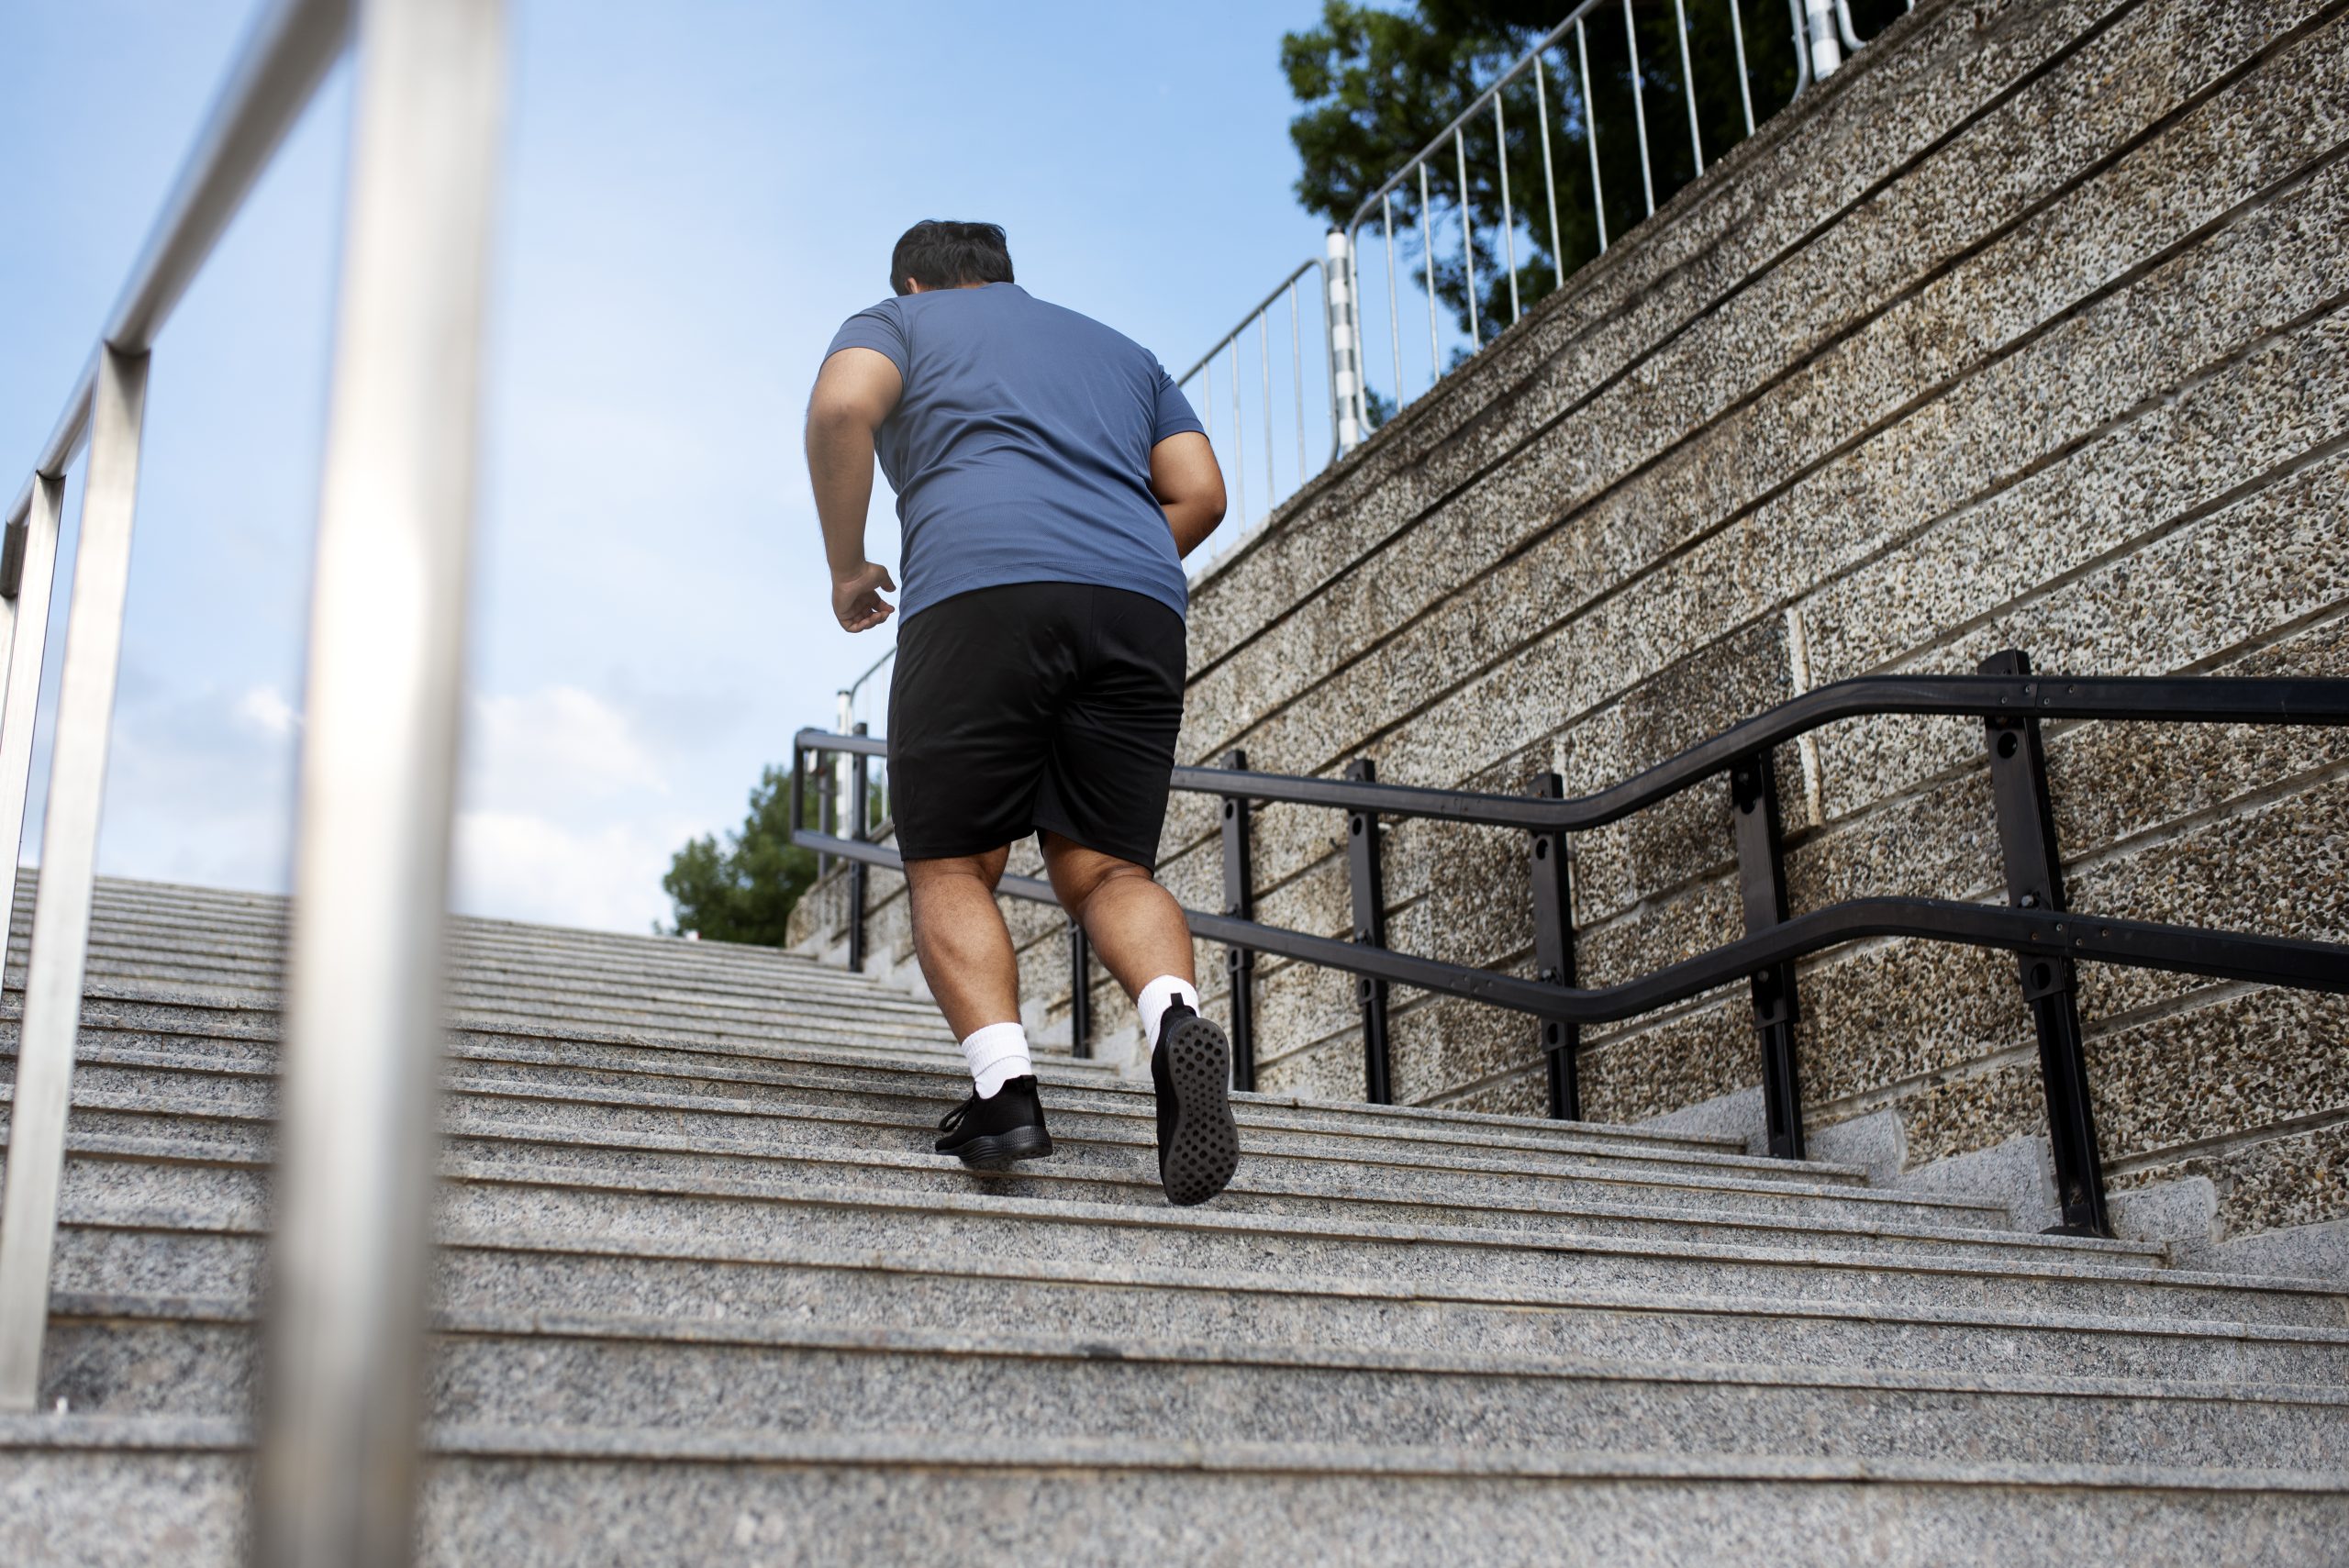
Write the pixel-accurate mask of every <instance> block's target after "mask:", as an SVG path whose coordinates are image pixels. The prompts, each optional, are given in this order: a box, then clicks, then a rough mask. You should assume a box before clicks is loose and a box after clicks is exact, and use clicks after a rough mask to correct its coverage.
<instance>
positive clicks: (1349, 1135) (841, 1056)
mask: <svg viewBox="0 0 2349 1568" xmlns="http://www.w3.org/2000/svg"><path fill="white" fill-rule="evenodd" d="M137 1014H138V1016H136V1017H125V1016H123V1010H122V1009H120V1008H118V1007H116V1006H108V1007H107V1008H106V1009H105V1010H104V1012H103V1013H102V1014H101V1016H99V1017H96V1018H92V1019H91V1020H90V1021H88V1022H86V1023H85V1024H84V1026H83V1029H82V1040H83V1048H82V1049H83V1058H82V1059H83V1060H84V1061H87V1062H93V1063H98V1064H103V1063H105V1062H108V1061H109V1060H113V1059H115V1058H116V1057H117V1056H118V1055H121V1054H122V1053H125V1052H128V1053H135V1056H133V1057H131V1058H127V1060H134V1061H135V1062H136V1064H138V1065H141V1066H154V1067H157V1068H159V1069H160V1070H161V1071H164V1072H177V1071H183V1070H185V1071H198V1072H200V1071H206V1070H211V1069H214V1068H217V1069H219V1070H222V1071H229V1072H237V1073H263V1074H266V1073H273V1072H274V1071H275V1067H276V1062H277V1051H276V1047H275V1045H274V1044H273V1042H272V1041H271V1040H269V1039H268V1038H266V1037H260V1036H256V1035H253V1034H251V1033H247V1032H242V1031H239V1032H235V1033H228V1032H223V1031H220V1030H218V1029H217V1026H214V1025H211V1024H209V1023H208V1022H206V1020H203V1019H190V1018H186V1017H184V1016H183V1015H182V1014H181V1013H180V1012H177V1011H175V1010H169V1009H147V1008H140V1009H137ZM192 1022H205V1023H206V1028H205V1029H199V1030H195V1031H193V1032H191V1031H189V1029H188V1026H189V1025H190V1024H191V1023H192ZM14 1033H15V1031H14V1028H13V1026H5V1027H0V1073H10V1072H12V1071H13V1067H12V1065H11V1063H10V1062H9V1058H11V1057H13V1054H14ZM1045 1054H1046V1056H1047V1057H1048V1056H1049V1053H1045ZM451 1056H452V1058H454V1059H455V1060H456V1061H457V1062H460V1063H461V1064H462V1063H469V1062H470V1063H480V1064H482V1065H481V1066H479V1067H478V1068H474V1069H463V1070H467V1071H475V1072H477V1073H481V1074H485V1075H490V1076H502V1077H519V1076H533V1077H535V1076H538V1075H540V1074H544V1075H545V1081H546V1082H548V1083H551V1084H563V1083H575V1084H612V1085H614V1086H619V1087H633V1088H637V1089H641V1090H645V1091H648V1092H651V1093H657V1094H663V1095H676V1094H684V1093H696V1092H698V1093H713V1094H718V1095H726V1096H729V1097H747V1098H759V1099H765V1100H771V1101H774V1102H777V1103H784V1104H796V1103H805V1104H807V1105H810V1106H835V1107H862V1106H872V1107H874V1109H875V1111H876V1112H886V1113H887V1114H888V1118H889V1119H892V1120H896V1121H899V1122H900V1123H901V1124H902V1125H906V1126H934V1125H935V1124H936V1120H937V1118H938V1116H939V1115H940V1114H941V1113H942V1112H943V1111H944V1110H945V1109H947V1108H949V1107H951V1106H953V1105H955V1104H957V1103H959V1102H960V1101H961V1100H962V1099H963V1096H965V1095H968V1094H969V1093H970V1080H969V1078H968V1077H967V1076H966V1075H965V1073H963V1070H962V1068H961V1065H960V1060H959V1058H941V1057H938V1056H932V1057H930V1058H928V1059H925V1058H921V1057H916V1056H911V1055H908V1056H905V1057H900V1058H876V1057H875V1056H874V1055H872V1054H870V1053H865V1052H854V1053H852V1052H846V1051H841V1050H840V1049H838V1048H837V1047H832V1048H830V1049H824V1048H819V1047H795V1046H787V1045H785V1046H778V1047H776V1048H774V1049H773V1050H771V1051H762V1052H750V1053H735V1052H713V1051H696V1050H694V1049H690V1048H685V1047H676V1046H664V1045H662V1044H659V1043H640V1044H624V1043H615V1042H609V1041H592V1042H591V1041H566V1040H562V1039H561V1037H559V1036H557V1037H549V1036H547V1035H545V1034H543V1033H541V1032H539V1031H532V1032H531V1033H529V1034H526V1035H513V1034H497V1033H489V1032H484V1031H478V1030H466V1029H460V1030H458V1031H456V1033H455V1035H454V1037H453V1038H452V1040H451ZM498 1063H504V1064H508V1065H506V1066H504V1067H498V1066H495V1065H492V1064H498ZM1038 1066H1039V1070H1040V1073H1041V1076H1042V1078H1043V1080H1044V1083H1045V1084H1046V1085H1047V1088H1048V1090H1049V1094H1050V1098H1049V1101H1048V1111H1049V1112H1050V1113H1052V1114H1062V1113H1065V1112H1069V1111H1077V1112H1087V1111H1089V1112H1102V1113H1110V1114H1117V1115H1123V1116H1127V1117H1133V1118H1145V1119H1147V1118H1152V1114H1153V1113H1152V1095H1151V1090H1150V1087H1149V1085H1148V1084H1140V1083H1133V1082H1128V1081H1124V1080H1119V1079H1117V1078H1115V1077H1112V1076H1110V1075H1108V1074H1107V1073H1104V1072H1103V1071H1102V1070H1101V1069H1099V1068H1097V1067H1094V1066H1092V1065H1091V1064H1089V1063H1083V1062H1071V1061H1069V1060H1068V1059H1067V1058H1066V1057H1064V1056H1063V1057H1057V1058H1051V1059H1049V1060H1046V1059H1044V1058H1040V1060H1039V1062H1038ZM1233 1114H1234V1116H1235V1117H1236V1118H1237V1119H1238V1120H1239V1122H1240V1125H1241V1128H1243V1129H1277V1130H1280V1131H1283V1132H1288V1133H1297V1134H1308V1135H1312V1136H1314V1137H1316V1138H1318V1139H1322V1140H1327V1142H1326V1144H1325V1146H1326V1147H1328V1148H1330V1149H1331V1150H1333V1151H1334V1150H1340V1149H1347V1150H1356V1151H1361V1150H1375V1148H1376V1147H1377V1146H1378V1145H1379V1144H1380V1143H1381V1142H1383V1141H1384V1140H1397V1141H1400V1142H1408V1143H1410V1144H1412V1145H1413V1146H1416V1147H1424V1148H1425V1149H1426V1150H1427V1151H1428V1152H1429V1153H1430V1154H1431V1155H1434V1156H1439V1157H1440V1156H1443V1155H1448V1154H1450V1153H1451V1152H1453V1151H1461V1152H1465V1153H1468V1154H1469V1155H1471V1157H1475V1155H1477V1154H1480V1153H1483V1152H1487V1151H1497V1152H1501V1153H1506V1154H1510V1155H1514V1154H1516V1153H1519V1152H1531V1153H1544V1152H1547V1151H1563V1152H1570V1153H1573V1154H1575V1155H1577V1156H1579V1155H1582V1154H1586V1153H1587V1154H1604V1155H1606V1156H1609V1157H1610V1158H1611V1157H1615V1156H1617V1155H1620V1156H1623V1157H1626V1158H1628V1159H1630V1160H1631V1161H1633V1162H1644V1161H1649V1160H1664V1161H1668V1162H1675V1163H1677V1164H1682V1165H1687V1166H1691V1167H1694V1166H1698V1165H1702V1166H1704V1167H1707V1168H1709V1169H1715V1170H1720V1171H1722V1172H1728V1173H1738V1174H1742V1175H1746V1176H1753V1177H1762V1178H1770V1179H1781V1178H1783V1179H1789V1180H1798V1181H1811V1182H1831V1183H1839V1184H1847V1185H1851V1186H1854V1187H1857V1186H1859V1185H1860V1184H1862V1182H1863V1181H1864V1179H1865V1173H1864V1172H1862V1171H1861V1170H1860V1169H1859V1168H1858V1167H1855V1166H1849V1165H1835V1164H1830V1163H1826V1162H1817V1161H1809V1162H1799V1161H1784V1160H1765V1159H1749V1158H1746V1157H1744V1156H1743V1155H1742V1153H1741V1152H1738V1151H1739V1149H1740V1147H1741V1146H1740V1145H1739V1143H1738V1141H1737V1140H1734V1139H1731V1138H1725V1137H1718V1136H1697V1135H1688V1134H1675V1133H1668V1132H1647V1131H1643V1130H1638V1129H1627V1128H1620V1127H1609V1126H1603V1125H1595V1124H1591V1123H1580V1122H1557V1121H1543V1120H1535V1119H1528V1118H1500V1117H1479V1116H1472V1115H1463V1114H1446V1113H1442V1112H1435V1111H1427V1110H1423V1109H1420V1108H1419V1107H1414V1106H1401V1107H1392V1106H1358V1105H1357V1106H1349V1105H1330V1104H1315V1103H1298V1102H1296V1101H1292V1100H1287V1099H1284V1098H1281V1097H1278V1096H1273V1095H1239V1096H1236V1097H1235V1098H1234V1101H1233ZM1153 1125H1154V1123H1153ZM1153 1136H1154V1134H1153Z"/></svg>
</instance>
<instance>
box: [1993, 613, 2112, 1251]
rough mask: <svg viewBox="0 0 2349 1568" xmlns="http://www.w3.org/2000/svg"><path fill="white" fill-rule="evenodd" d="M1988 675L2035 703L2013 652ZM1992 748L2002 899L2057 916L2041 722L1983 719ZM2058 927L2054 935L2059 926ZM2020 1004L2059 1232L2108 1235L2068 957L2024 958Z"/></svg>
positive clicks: (2018, 966) (2021, 657) (2022, 717)
mask: <svg viewBox="0 0 2349 1568" xmlns="http://www.w3.org/2000/svg"><path fill="white" fill-rule="evenodd" d="M1977 669H1978V673H1981V674H1985V675H2013V676H2018V677H2021V678H2023V679H2024V680H2025V681H2026V684H2025V685H2024V686H2023V688H2022V696H2023V700H2024V702H2026V703H2028V702H2029V701H2030V700H2031V699H2032V697H2034V696H2036V695H2038V692H2037V686H2038V683H2037V682H2036V681H2031V680H2030V679H2029V677H2030V675H2031V660H2030V658H2029V656H2028V655H2026V654H2024V653H2023V652H2021V651H2020V650H2018V649H2009V650H2007V651H2004V652H2001V653H1994V654H1992V655H1991V656H1990V657H1989V658H1987V659H1985V660H1984V661H1983V662H1981V664H1980V665H1979V666H1978V667H1977ZM1983 723H1984V728H1985V732H1986V739H1987V741H1988V744H1989V748H1990V794H1991V798H1992V800H1993V801H1994V802H1995V803H1996V807H1997V811H1998V847H1999V850H2000V851H2001V854H2002V857H2003V859H2004V860H2005V862H2006V872H2007V898H2008V901H2009V903H2011V904H2012V905H2013V906H2015V907H2016V908H2018V909H2043V910H2048V911H2060V910H2062V909H2063V908H2064V907H2065V903H2064V865H2063V859H2062V856H2061V855H2060V854H2059V853H2058V851H2057V850H2056V845H2055V813H2054V807H2053V806H2051V805H2050V804H2049V801H2048V794H2047V755H2046V752H2045V750H2044V749H2043V747H2042V745H2041V743H2040V738H2039V720H2038V719H2037V718H2036V717H2032V713H2031V711H2030V710H2029V709H2026V710H2025V711H2023V712H2021V713H2019V714H2017V715H2015V716H2014V717H2005V716H2003V715H2002V716H2000V717H1997V718H1990V719H1985V720H1984V721H1983ZM2058 929H2061V928H2058ZM2015 971H2016V974H2017V976H2018V977H2019V978H2020V979H2021V982H2022V995H2023V1000H2024V1001H2025V1002H2026V1003H2028V1004H2029V1005H2030V1006H2031V1019H2032V1027H2033V1029H2035V1031H2036V1032H2037V1034H2038V1036H2039V1075H2040V1082H2041V1084H2042V1085H2043V1088H2044V1090H2045V1093H2046V1097H2047V1132H2048V1144H2049V1152H2050V1153H2051V1155H2052V1156H2053V1159H2054V1166H2055V1192H2056V1196H2057V1199H2058V1200H2059V1202H2060V1203H2061V1205H2062V1207H2063V1219H2062V1222H2061V1223H2060V1225H2058V1226H2057V1229H2062V1230H2068V1231H2076V1232H2079V1233H2082V1234H2086V1235H2096V1236H2110V1234H2112V1219H2111V1216H2110V1214H2109V1213H2108V1212H2107V1211H2106V1207H2105V1198H2104V1162H2103V1160H2102V1158H2101V1156H2100V1155H2099V1152H2098V1149H2097V1136H2096V1113H2095V1109H2094V1106H2093V1105H2092V1104H2091V1101H2090V1097H2089V1094H2088V1065H2087V1051H2086V1049H2085V1048H2084V1046H2083V1044H2082V1041H2081V1036H2080V1008H2079V997H2078V991H2077V988H2076V987H2077V979H2078V973H2077V969H2076V966H2075V965H2074V963H2073V962H2072V961H2071V960H2070V959H2068V958H2043V957H2036V956H2033V955H2032V954H2028V953H2026V954H2024V955H2023V956H2022V957H2021V958H2020V959H2018V960H2017V961H2016V963H2015Z"/></svg>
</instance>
